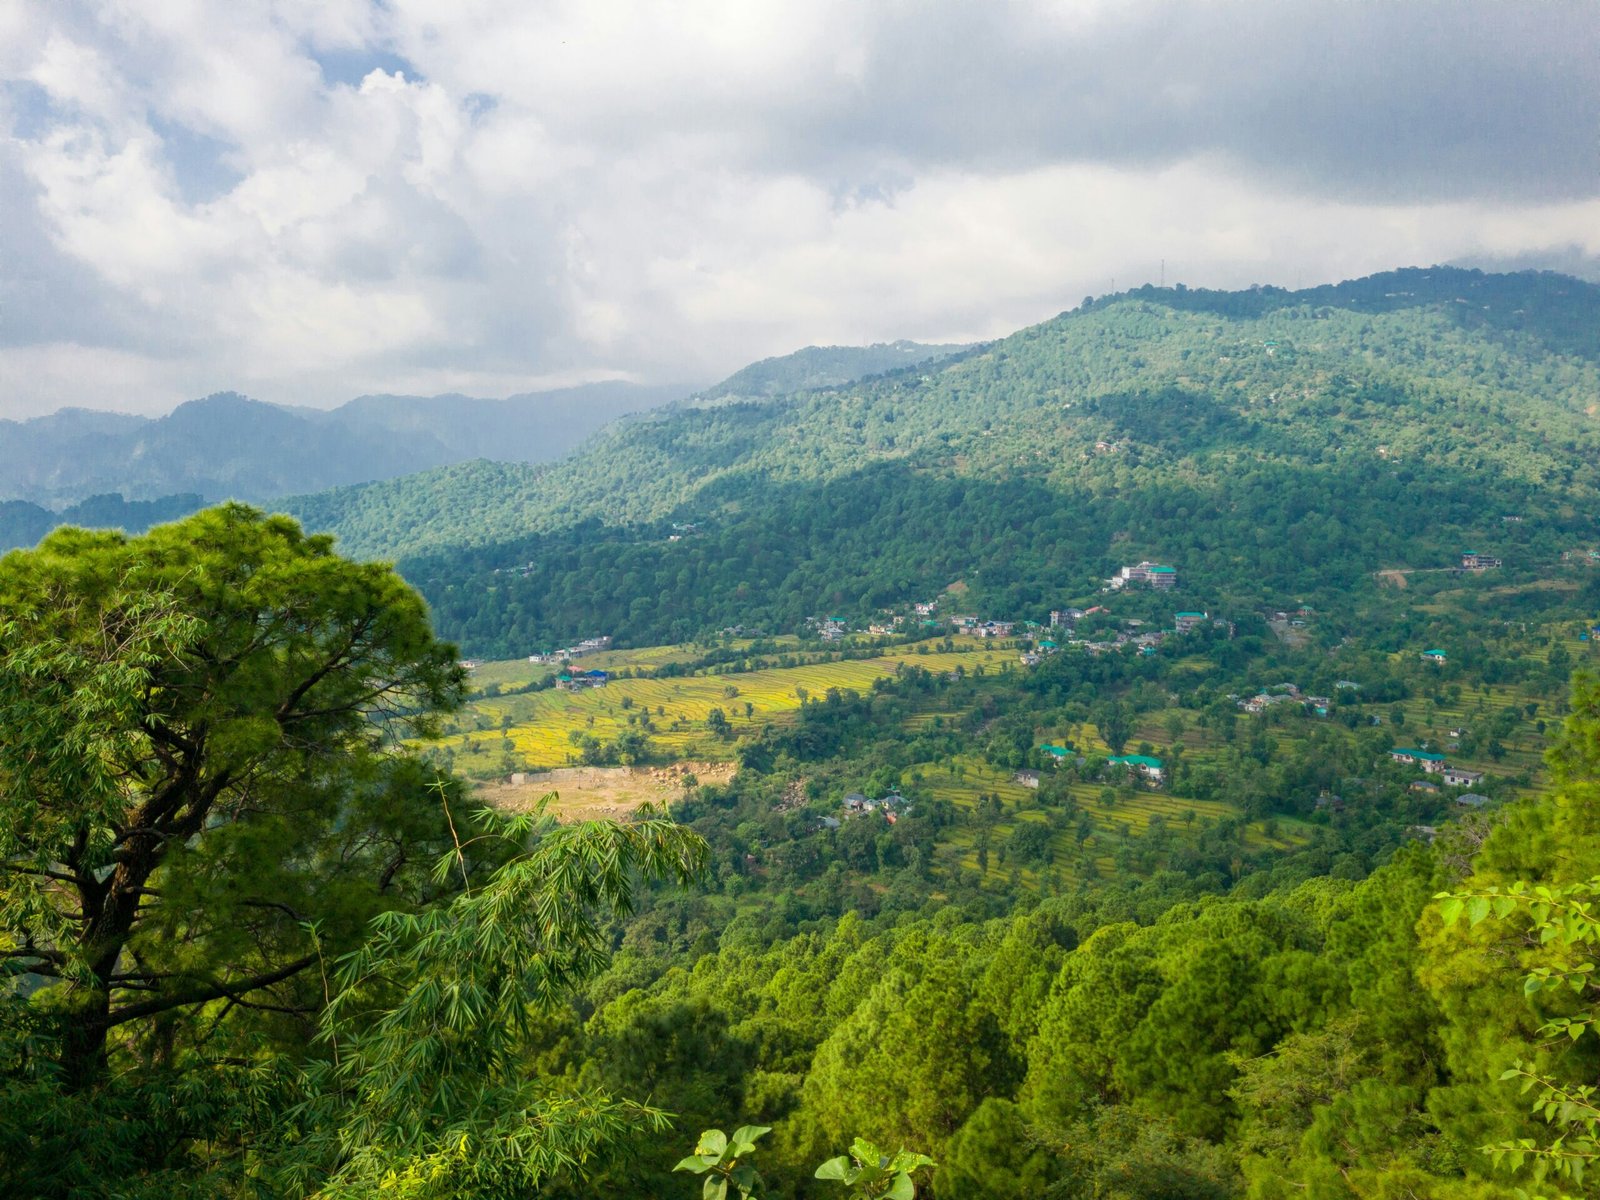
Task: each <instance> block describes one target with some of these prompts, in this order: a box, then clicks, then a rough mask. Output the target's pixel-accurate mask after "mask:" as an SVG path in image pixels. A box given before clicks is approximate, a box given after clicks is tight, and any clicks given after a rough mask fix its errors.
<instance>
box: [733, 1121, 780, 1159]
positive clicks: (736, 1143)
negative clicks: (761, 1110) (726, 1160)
mask: <svg viewBox="0 0 1600 1200" xmlns="http://www.w3.org/2000/svg"><path fill="white" fill-rule="evenodd" d="M771 1132H772V1126H770V1125H741V1126H739V1128H738V1129H735V1130H734V1131H733V1137H732V1138H731V1139H729V1142H730V1144H731V1145H732V1146H733V1153H734V1156H735V1157H738V1158H743V1157H744V1156H745V1155H746V1154H749V1153H750V1152H751V1151H752V1150H754V1149H755V1148H756V1142H757V1141H758V1140H760V1139H761V1138H764V1137H766V1135H767V1134H769V1133H771Z"/></svg>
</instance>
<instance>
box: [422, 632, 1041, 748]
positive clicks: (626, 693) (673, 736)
mask: <svg viewBox="0 0 1600 1200" xmlns="http://www.w3.org/2000/svg"><path fill="white" fill-rule="evenodd" d="M923 645H924V646H926V643H924V644H923ZM691 657H692V655H691V654H690V653H688V652H687V651H685V649H684V648H682V647H654V648H651V649H647V650H642V651H634V650H629V651H613V652H610V653H608V654H604V655H592V656H590V657H587V658H583V659H581V660H579V661H578V662H577V663H576V664H575V667H576V668H582V669H584V670H588V669H590V668H591V667H597V668H599V669H604V670H612V671H618V670H623V669H633V670H639V669H648V668H650V667H654V666H659V665H660V664H662V663H665V662H670V661H684V660H687V659H689V658H691ZM1016 658H1017V653H1016V651H1015V650H1013V649H1009V648H1008V649H1000V648H997V647H996V646H995V645H994V644H993V643H978V642H975V641H973V640H971V639H962V640H961V641H960V642H958V644H957V648H956V649H955V650H954V651H951V652H941V651H929V652H928V653H919V651H918V648H916V647H904V646H901V647H895V648H894V649H892V650H890V651H887V652H885V653H884V654H882V655H880V656H878V657H874V658H864V659H848V660H843V661H832V662H816V663H809V664H807V665H804V666H795V667H770V668H766V669H764V670H757V671H745V672H736V673H722V674H711V673H704V674H696V675H686V676H678V677H668V678H660V679H617V680H614V681H613V682H611V683H609V684H607V685H606V686H605V687H602V688H591V689H583V690H579V691H572V692H568V691H562V690H559V689H550V690H545V691H538V692H530V693H526V694H522V695H511V696H493V697H481V698H478V699H475V700H474V701H473V702H472V703H471V704H470V705H469V707H468V710H467V712H466V713H465V714H464V715H463V716H462V718H460V719H459V720H458V721H457V722H456V726H457V730H456V732H453V733H449V734H447V736H446V737H445V738H444V739H442V741H441V742H440V743H439V744H440V745H442V746H444V747H448V748H453V749H454V750H455V751H456V753H457V754H458V755H459V754H462V753H463V752H469V753H470V748H472V747H475V748H476V749H477V751H478V752H479V754H480V755H482V754H483V753H485V752H486V751H487V750H490V749H493V750H496V751H498V750H499V749H500V748H502V744H503V742H504V741H506V740H509V742H510V743H511V747H512V754H513V755H514V757H515V760H516V769H518V770H524V769H527V770H535V769H540V768H545V767H559V766H565V765H566V764H567V763H568V762H570V761H572V759H573V757H574V749H573V743H572V741H571V736H570V735H572V734H574V733H587V734H590V735H592V736H593V737H595V738H598V739H600V740H601V741H609V740H612V739H614V738H616V737H617V736H619V735H620V734H622V733H624V732H627V731H629V730H643V731H644V732H645V733H646V734H647V735H648V737H649V739H650V746H651V751H652V754H653V755H654V756H655V757H657V758H669V759H679V758H697V759H706V760H710V761H718V760H727V759H729V758H731V757H732V743H731V742H730V741H725V740H723V739H720V738H716V737H714V736H711V735H709V734H708V731H707V728H706V720H707V717H708V716H709V715H710V713H711V710H712V709H713V708H720V709H721V710H722V711H723V713H724V714H725V715H726V716H727V719H728V722H729V724H730V725H731V726H732V728H733V730H734V732H735V733H745V732H747V731H749V730H750V729H752V728H756V727H759V726H760V725H762V724H765V723H768V722H772V721H781V720H786V719H788V718H789V717H790V716H791V715H792V714H793V713H794V712H795V710H796V709H798V708H799V706H800V697H801V696H802V695H807V696H815V697H821V696H823V695H825V694H826V693H827V691H828V689H829V688H840V689H845V688H851V689H854V690H856V691H860V692H865V691H867V690H868V689H869V688H871V686H872V682H873V680H875V679H881V678H885V677H888V676H892V675H893V674H894V673H895V669H896V668H897V667H898V666H900V665H901V664H907V665H910V666H918V667H922V668H923V669H925V670H928V671H934V672H943V671H953V670H955V669H957V668H958V667H959V668H961V669H962V670H964V671H967V672H977V671H979V670H982V671H986V672H987V671H996V670H1006V669H1011V668H1012V667H1013V666H1014V665H1015V663H1016ZM550 669H551V668H549V667H548V666H540V665H537V664H533V663H528V662H526V661H525V660H513V661H510V662H498V663H484V664H481V665H480V666H479V667H478V668H477V670H476V671H475V672H474V676H473V679H474V682H475V683H476V684H477V685H478V686H479V687H487V686H488V685H489V684H491V683H498V684H500V685H501V686H503V687H516V686H522V685H524V684H526V683H528V682H530V681H531V680H533V679H535V678H539V677H542V676H543V675H544V674H545V673H547V672H548V671H549V670H550ZM713 669H714V668H713ZM746 706H748V712H747V711H746ZM644 720H648V721H649V722H650V726H649V727H646V726H644V725H642V724H640V722H641V721H644ZM458 762H459V765H461V766H462V767H463V769H465V770H466V771H468V772H469V773H470V772H472V771H473V767H474V765H475V764H474V763H473V761H472V758H471V757H468V758H466V759H465V760H464V761H463V760H458ZM497 762H498V760H497ZM485 765H486V766H487V765H488V764H487V759H486V760H485Z"/></svg>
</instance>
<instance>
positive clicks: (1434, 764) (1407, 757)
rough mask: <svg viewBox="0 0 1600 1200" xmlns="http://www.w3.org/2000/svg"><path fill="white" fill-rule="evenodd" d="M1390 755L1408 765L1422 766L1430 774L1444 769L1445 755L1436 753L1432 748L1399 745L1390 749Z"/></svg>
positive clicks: (1396, 760)
mask: <svg viewBox="0 0 1600 1200" xmlns="http://www.w3.org/2000/svg"><path fill="white" fill-rule="evenodd" d="M1389 757H1390V758H1392V759H1394V760H1395V762H1398V763H1406V764H1407V765H1408V766H1420V767H1421V768H1422V769H1423V770H1424V771H1426V772H1428V774H1430V775H1437V774H1438V773H1439V772H1440V771H1443V770H1444V755H1442V754H1435V753H1433V752H1432V751H1431V750H1418V749H1416V748H1415V747H1413V746H1397V747H1395V748H1394V749H1393V750H1391V751H1389Z"/></svg>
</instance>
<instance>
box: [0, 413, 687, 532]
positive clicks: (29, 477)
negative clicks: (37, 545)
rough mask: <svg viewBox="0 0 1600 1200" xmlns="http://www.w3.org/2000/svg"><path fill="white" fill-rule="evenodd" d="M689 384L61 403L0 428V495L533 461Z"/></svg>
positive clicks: (320, 478) (67, 498)
mask: <svg viewBox="0 0 1600 1200" xmlns="http://www.w3.org/2000/svg"><path fill="white" fill-rule="evenodd" d="M687 390H688V389H687V388H684V387H644V386H640V385H637V384H630V383H622V382H615V383H597V384H589V385H586V386H582V387H573V388H563V389H559V390H556V391H549V392H534V393H528V394H525V395H519V396H511V397H508V398H507V399H504V400H483V399H476V398H473V397H470V396H458V395H445V396H363V397H360V398H359V399H356V400H352V401H350V402H349V403H347V404H345V405H342V406H341V407H339V408H336V409H333V410H331V411H319V410H315V409H306V408H292V407H288V406H285V405H277V404H267V403H264V402H262V401H259V400H252V399H250V398H248V397H245V396H241V395H238V394H237V393H233V392H223V393H219V394H217V395H214V396H207V397H205V398H204V399H201V400H191V401H189V402H188V403H186V404H181V405H179V406H178V407H177V408H176V409H174V410H173V411H172V412H171V413H169V414H167V415H166V416H163V417H155V418H149V417H138V416H130V415H128V414H125V413H108V412H95V411H91V410H88V409H81V408H72V409H63V410H61V411H60V412H56V413H52V414H50V415H49V416H46V417H39V418H35V419H33V420H28V421H4V422H0V497H3V498H6V499H14V500H27V501H31V502H33V503H35V504H38V505H41V506H46V507H49V508H56V507H59V506H61V505H63V504H68V505H70V504H75V503H77V502H79V501H81V500H83V499H85V498H86V497H89V496H95V495H101V494H108V493H118V494H120V495H123V496H126V497H128V498H130V499H135V500H147V499H155V498H158V497H162V496H168V495H172V494H175V493H197V494H199V495H201V496H203V497H205V498H206V499H210V500H216V499H221V498H224V497H230V496H232V497H238V498H242V499H247V500H255V501H265V500H271V499H275V498H277V497H279V496H283V495H288V494H291V493H294V492H306V491H319V490H322V489H325V488H332V487H339V486H341V485H345V484H351V483H365V482H370V481H373V480H381V479H389V478H393V477H395V476H397V475H404V474H409V473H412V472H416V471H423V470H427V469H428V468H430V467H437V466H443V465H447V464H449V463H454V462H460V461H462V460H464V459H470V458H477V457H480V456H485V455H488V456H493V457H495V458H498V459H505V460H510V461H521V462H544V461H548V460H550V459H554V458H559V457H560V456H561V455H563V454H565V453H567V452H568V451H570V450H571V449H572V448H573V447H574V446H576V445H577V444H578V443H579V442H581V441H582V440H583V438H585V437H586V436H588V435H589V434H591V433H593V432H594V431H595V430H596V429H598V428H600V427H601V426H602V425H604V424H606V423H607V422H609V421H612V420H614V419H616V418H617V417H620V416H623V415H625V414H627V413H631V412H638V411H641V410H644V409H648V408H653V407H656V406H658V405H660V404H663V403H665V402H667V401H669V400H674V399H677V398H679V397H681V396H683V395H684V394H685V393H686V392H687Z"/></svg>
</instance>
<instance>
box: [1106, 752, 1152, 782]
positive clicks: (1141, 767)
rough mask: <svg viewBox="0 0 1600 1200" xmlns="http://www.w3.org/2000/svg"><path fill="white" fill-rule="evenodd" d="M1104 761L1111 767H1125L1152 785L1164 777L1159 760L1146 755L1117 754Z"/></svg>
mask: <svg viewBox="0 0 1600 1200" xmlns="http://www.w3.org/2000/svg"><path fill="white" fill-rule="evenodd" d="M1106 761H1107V762H1108V763H1110V764H1111V765H1112V766H1113V767H1127V768H1128V769H1129V770H1131V771H1137V772H1139V774H1141V775H1143V776H1144V777H1145V778H1146V779H1148V780H1149V781H1150V782H1151V783H1154V784H1159V783H1160V782H1161V781H1162V779H1163V778H1164V777H1165V775H1164V772H1163V770H1162V763H1161V760H1160V759H1159V758H1152V757H1150V755H1148V754H1119V755H1116V756H1114V757H1112V758H1108V759H1107V760H1106Z"/></svg>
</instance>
